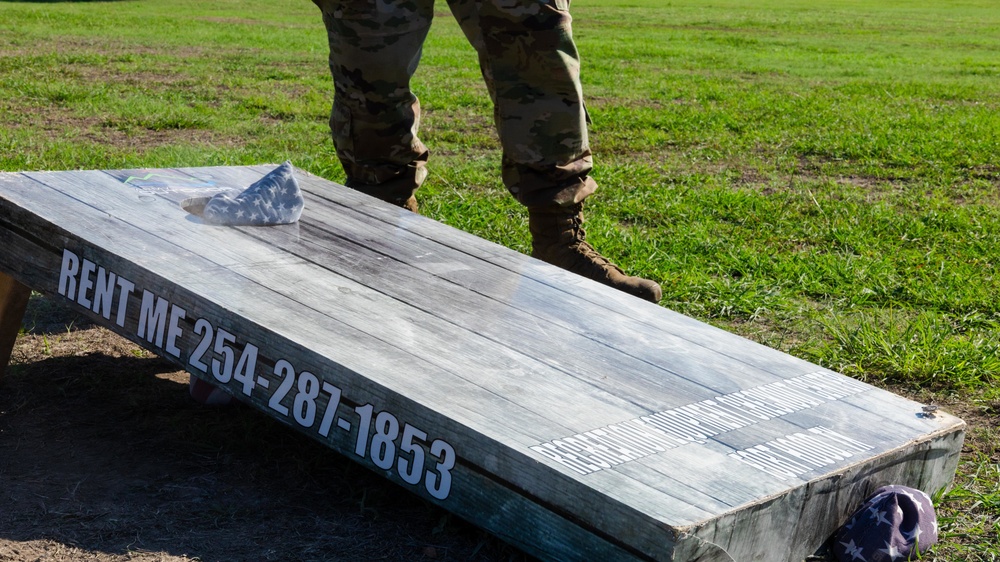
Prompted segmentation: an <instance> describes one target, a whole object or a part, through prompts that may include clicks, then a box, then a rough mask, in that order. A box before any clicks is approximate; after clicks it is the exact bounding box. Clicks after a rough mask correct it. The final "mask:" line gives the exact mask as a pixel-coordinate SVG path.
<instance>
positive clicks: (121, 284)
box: [115, 275, 135, 328]
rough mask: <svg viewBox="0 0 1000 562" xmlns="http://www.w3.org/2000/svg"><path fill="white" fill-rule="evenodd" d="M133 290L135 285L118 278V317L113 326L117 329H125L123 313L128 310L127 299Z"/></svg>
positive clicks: (120, 277)
mask: <svg viewBox="0 0 1000 562" xmlns="http://www.w3.org/2000/svg"><path fill="white" fill-rule="evenodd" d="M134 290H135V283H133V282H131V281H129V280H128V279H125V278H124V277H122V276H121V275H119V276H118V315H117V316H115V324H118V326H119V327H122V328H124V327H125V313H126V311H127V309H128V298H129V296H131V295H132V291H134Z"/></svg>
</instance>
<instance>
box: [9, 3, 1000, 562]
mask: <svg viewBox="0 0 1000 562" xmlns="http://www.w3.org/2000/svg"><path fill="white" fill-rule="evenodd" d="M444 10H445V8H444V7H443V5H442V6H441V7H439V11H440V13H439V14H438V16H439V17H438V19H437V21H436V23H435V26H434V29H433V30H432V34H431V37H430V39H429V41H428V44H427V47H426V49H425V56H424V60H423V64H422V67H421V69H420V71H419V72H418V75H417V77H416V82H415V84H414V87H415V89H416V90H417V92H418V94H419V95H420V96H421V102H422V105H423V107H424V110H425V118H424V132H423V135H422V136H423V139H424V141H425V142H426V143H427V144H428V145H429V146H430V147H431V150H432V161H431V166H432V175H431V176H430V179H429V180H428V181H427V183H426V185H425V188H424V189H423V190H422V193H421V194H420V195H421V204H422V209H423V212H424V213H425V214H427V215H429V216H431V217H433V218H435V219H438V220H441V221H444V222H447V223H449V224H452V225H454V226H457V227H459V228H462V229H465V230H468V231H471V232H474V233H476V234H478V235H481V236H483V237H485V238H489V239H492V240H495V241H497V242H500V243H502V244H506V245H508V246H510V247H512V248H515V249H518V250H521V251H524V250H526V249H527V248H528V244H529V242H528V238H527V233H526V228H525V216H524V212H523V210H522V209H520V208H519V207H518V206H517V205H516V204H515V203H514V202H513V200H512V199H511V198H510V197H509V196H508V195H507V194H506V191H505V190H504V188H503V186H502V185H501V184H500V182H499V177H498V176H499V174H498V167H499V154H498V152H497V148H498V144H497V141H496V138H495V136H494V133H493V131H492V127H491V107H490V105H489V101H488V98H487V96H486V94H485V89H484V88H483V86H482V84H481V82H480V78H479V72H478V69H477V68H476V60H475V55H474V53H473V52H472V50H471V48H470V47H468V45H467V44H466V43H465V41H464V39H463V38H462V36H461V33H460V32H459V30H458V28H457V26H456V25H455V24H454V22H453V21H452V20H451V19H450V17H449V16H448V15H447V14H446V13H445V12H444ZM573 11H574V17H575V21H574V30H575V36H576V38H577V42H578V45H579V47H580V50H581V52H582V55H583V59H584V61H583V62H584V69H583V78H584V87H585V92H586V94H587V96H588V107H589V109H590V112H591V115H592V117H593V127H592V129H591V133H592V138H591V141H592V144H593V148H594V151H595V153H596V157H597V168H596V170H595V172H594V175H595V177H596V178H597V180H598V181H599V183H600V184H601V186H602V188H601V190H599V191H598V193H597V194H596V195H595V196H594V197H593V198H592V199H591V201H590V202H589V203H590V205H589V210H590V212H589V213H588V219H589V220H588V232H589V235H590V238H591V239H592V241H593V242H594V243H595V245H596V246H597V247H598V248H599V249H601V250H602V251H603V252H605V253H606V254H609V255H610V256H611V257H613V258H614V259H615V260H616V261H618V262H619V263H622V264H625V265H627V268H628V269H629V270H630V271H632V272H635V273H638V274H642V275H645V276H649V277H653V278H655V279H657V280H658V281H660V282H661V283H662V284H663V285H664V290H665V300H664V303H663V304H664V305H665V306H668V307H670V308H673V309H676V310H679V311H681V312H684V313H686V314H689V315H691V316H694V317H697V318H700V319H702V320H705V321H709V322H712V323H714V324H716V325H719V326H722V327H724V328H726V329H729V330H732V331H735V332H738V333H740V334H743V335H745V336H747V337H750V338H753V339H755V340H757V341H761V342H763V343H765V344H767V345H771V346H773V347H777V348H779V349H783V350H785V351H788V352H790V353H792V354H794V355H797V356H800V357H804V358H806V359H809V360H811V361H815V362H817V363H820V364H824V365H828V366H830V367H832V368H834V369H837V370H839V371H842V372H845V373H847V374H850V375H852V376H856V377H859V378H862V379H865V380H868V381H871V382H874V383H876V384H881V385H886V386H889V387H891V388H893V389H895V390H898V391H900V392H906V393H910V394H914V395H916V394H919V395H920V396H921V397H923V399H937V400H940V401H952V402H953V403H956V404H958V405H960V406H961V407H962V408H963V409H964V411H966V412H970V413H976V412H980V413H981V415H976V416H975V417H974V418H973V419H974V422H973V423H974V424H975V426H974V427H973V428H972V429H971V430H970V440H969V442H970V445H969V446H968V447H967V449H968V451H967V454H966V456H965V460H964V462H963V465H962V468H961V471H960V474H959V477H958V479H957V481H956V488H955V490H954V491H953V492H951V493H950V494H949V495H948V496H945V497H944V498H942V500H941V504H940V505H941V510H942V522H943V527H942V528H943V532H944V537H945V541H944V543H943V544H942V545H941V546H940V547H938V548H937V549H936V553H937V554H936V555H935V557H936V558H937V559H941V560H995V559H997V558H998V557H1000V547H997V546H996V544H997V542H998V540H1000V529H998V523H997V522H998V520H1000V507H998V500H997V498H998V491H997V488H996V481H997V478H998V473H997V465H998V463H1000V453H998V450H997V442H998V437H997V422H996V419H997V417H996V416H997V406H996V404H997V403H998V402H1000V390H998V389H1000V384H998V382H1000V380H998V379H1000V304H998V303H1000V279H998V277H997V275H996V273H995V271H996V269H997V268H998V267H1000V250H998V248H1000V87H998V84H1000V10H997V9H996V4H995V2H990V1H985V0H970V1H964V2H957V1H934V2H925V3H915V2H911V1H903V0H887V1H885V2H879V3H872V2H861V1H851V0H835V1H833V2H826V3H822V4H817V3H815V2H811V1H810V2H806V1H788V2H780V3H779V2H772V1H770V0H742V1H737V0H723V1H721V2H713V3H711V5H706V4H705V3H704V2H696V1H694V0H679V1H671V2H663V1H662V0H576V2H574V4H573ZM325 65H326V44H325V33H324V30H323V28H322V24H321V22H320V20H319V17H318V11H317V10H316V8H315V7H314V6H313V5H312V4H311V3H310V2H306V1H301V2H254V3H253V4H252V7H248V5H247V4H246V3H237V2H232V1H219V2H212V3H211V4H210V5H205V4H203V3H197V2H191V1H184V0H173V1H169V2H155V3H154V2H132V1H124V2H107V3H105V2H82V3H72V2H65V3H34V2H27V3H17V2H0V115H2V126H0V169H2V170H11V171H14V170H35V169H73V168H87V169H101V168H116V167H140V166H142V167H160V166H199V165H222V164H250V163H260V162H280V161H283V160H285V159H291V160H292V161H293V163H295V164H296V165H298V166H300V167H302V168H305V169H307V170H309V171H312V172H314V173H317V174H320V175H323V176H325V177H328V178H331V179H334V180H342V179H343V172H342V171H341V169H340V166H339V164H338V163H337V162H336V161H335V158H334V156H333V150H332V146H331V144H330V141H329V138H328V130H327V114H328V108H329V103H330V99H331V95H332V85H331V84H330V81H329V77H328V74H327V69H326V66H325ZM970 415H971V414H970Z"/></svg>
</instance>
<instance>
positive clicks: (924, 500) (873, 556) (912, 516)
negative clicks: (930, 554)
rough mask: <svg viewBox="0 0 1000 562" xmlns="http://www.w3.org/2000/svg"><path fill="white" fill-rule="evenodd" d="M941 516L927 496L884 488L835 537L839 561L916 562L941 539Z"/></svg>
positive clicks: (906, 489) (911, 489)
mask: <svg viewBox="0 0 1000 562" xmlns="http://www.w3.org/2000/svg"><path fill="white" fill-rule="evenodd" d="M937 531H938V529H937V516H936V515H935V514H934V505H933V504H932V503H931V499H930V497H928V496H927V494H925V493H923V492H921V491H920V490H916V489H914V488H908V487H906V486H884V487H882V488H879V489H878V490H876V491H875V494H874V495H872V496H871V497H870V498H869V499H868V500H867V501H866V502H865V503H864V505H862V506H861V509H859V510H858V511H856V512H855V513H854V515H852V516H851V518H850V520H848V522H847V524H845V525H844V526H843V527H841V528H840V529H839V530H838V531H837V534H836V535H835V536H834V544H833V552H834V555H835V556H836V557H837V560H838V562H895V561H898V560H915V559H917V558H918V556H919V554H922V553H924V552H926V551H927V550H928V549H929V548H930V547H931V545H933V544H934V543H936V542H937V539H938V532H937Z"/></svg>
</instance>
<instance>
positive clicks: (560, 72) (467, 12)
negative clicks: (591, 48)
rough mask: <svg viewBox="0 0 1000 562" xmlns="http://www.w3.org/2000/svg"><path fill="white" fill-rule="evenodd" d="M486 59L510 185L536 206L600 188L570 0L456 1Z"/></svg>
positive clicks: (580, 198)
mask: <svg viewBox="0 0 1000 562" xmlns="http://www.w3.org/2000/svg"><path fill="white" fill-rule="evenodd" d="M449 5H450V6H451V9H452V12H453V13H454V15H455V17H456V19H457V20H458V21H459V24H460V25H461V27H462V29H463V31H464V32H465V34H466V36H467V37H468V39H469V41H470V42H471V43H472V45H473V46H474V47H475V48H476V50H477V52H478V53H479V62H480V66H481V68H482V72H483V77H484V79H485V80H486V83H487V86H488V87H489V89H490V95H491V96H492V98H493V102H494V110H495V120H496V126H497V131H498V133H499V136H500V142H501V144H502V146H503V164H502V166H503V168H502V172H503V180H504V184H505V185H506V186H507V188H508V189H509V190H510V191H511V194H512V195H514V197H515V198H516V199H517V200H518V201H520V202H521V203H523V204H524V205H526V206H528V207H529V208H530V207H535V206H538V205H548V204H552V203H556V204H560V205H573V204H576V203H579V202H581V201H583V199H584V198H586V197H587V196H588V195H590V194H591V193H593V191H594V189H595V188H596V187H597V185H596V183H595V182H594V180H593V179H591V178H590V177H589V175H588V174H589V173H590V170H591V169H592V168H593V159H592V157H591V152H590V144H589V141H588V138H587V112H586V109H585V108H584V105H583V93H582V88H581V86H580V61H579V55H578V53H577V49H576V45H575V44H574V42H573V37H572V31H571V26H570V22H571V18H570V15H569V2H568V0H528V1H524V0H450V1H449Z"/></svg>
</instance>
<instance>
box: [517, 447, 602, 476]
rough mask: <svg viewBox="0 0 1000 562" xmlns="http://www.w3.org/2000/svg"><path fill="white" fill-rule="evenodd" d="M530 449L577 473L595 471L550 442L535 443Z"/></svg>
mask: <svg viewBox="0 0 1000 562" xmlns="http://www.w3.org/2000/svg"><path fill="white" fill-rule="evenodd" d="M531 450H532V451H535V452H536V453H539V454H541V455H544V456H546V457H548V458H550V459H552V460H554V461H556V462H557V463H559V464H561V465H563V466H565V467H567V468H569V469H571V470H573V471H575V472H577V473H579V474H590V473H592V472H595V471H594V470H591V469H590V468H589V467H588V465H586V464H584V463H582V462H578V461H577V459H576V457H575V456H573V455H567V454H565V453H562V452H560V451H558V450H557V449H556V448H555V447H554V446H553V445H552V444H551V443H543V444H541V445H535V446H533V447H531Z"/></svg>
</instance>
